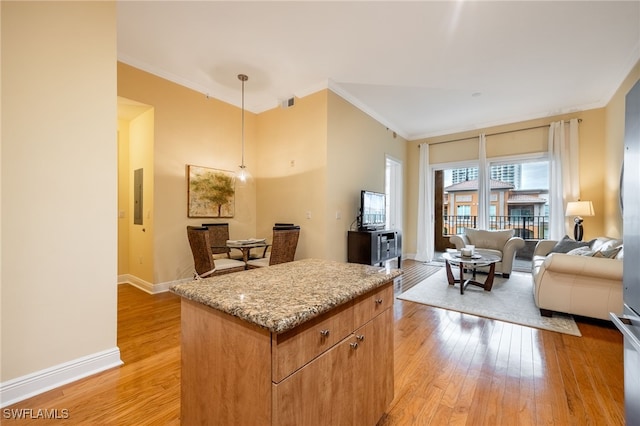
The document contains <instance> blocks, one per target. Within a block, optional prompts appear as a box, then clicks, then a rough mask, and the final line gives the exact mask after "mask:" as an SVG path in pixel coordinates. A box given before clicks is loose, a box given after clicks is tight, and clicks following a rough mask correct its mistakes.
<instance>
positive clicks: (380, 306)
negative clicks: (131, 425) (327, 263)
mask: <svg viewBox="0 0 640 426" xmlns="http://www.w3.org/2000/svg"><path fill="white" fill-rule="evenodd" d="M182 304H183V305H182V309H183V310H182V396H181V400H182V412H181V420H182V424H189V425H191V424H206V423H210V422H212V421H215V423H217V424H252V425H278V426H280V425H297V426H301V425H317V424H340V425H375V424H376V423H377V422H378V420H379V419H380V417H381V416H382V415H383V414H384V412H385V410H386V409H387V408H388V406H389V404H390V403H391V400H392V399H393V308H392V307H393V286H392V282H388V283H386V284H384V285H383V286H382V287H379V288H378V289H376V290H373V291H371V292H369V293H367V294H365V295H363V296H360V297H358V298H357V299H355V300H353V301H351V302H348V303H346V304H344V305H342V306H339V307H337V308H335V309H333V310H332V311H330V312H328V313H325V314H323V315H321V316H320V317H318V318H315V319H313V320H311V321H308V322H306V323H304V324H301V325H300V326H298V327H296V328H294V329H293V330H290V331H288V332H285V333H282V334H272V333H269V332H268V331H266V330H264V329H261V328H259V327H256V326H253V325H252V324H250V323H247V322H246V321H241V320H239V319H237V318H235V317H233V316H230V315H228V314H224V313H221V312H219V311H216V310H214V309H212V308H209V307H207V306H204V305H201V304H199V303H196V302H192V301H189V300H185V299H183V301H182Z"/></svg>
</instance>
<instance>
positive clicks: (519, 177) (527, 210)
mask: <svg viewBox="0 0 640 426" xmlns="http://www.w3.org/2000/svg"><path fill="white" fill-rule="evenodd" d="M443 172H444V198H443V208H442V214H443V217H444V220H443V222H444V224H445V226H444V232H445V233H446V232H448V233H449V234H457V233H460V232H461V231H462V229H463V228H465V227H476V224H477V217H478V212H479V211H480V210H479V209H488V210H489V226H490V228H491V229H514V230H515V231H516V235H520V236H522V237H526V238H533V239H544V238H546V237H547V236H548V221H549V219H548V218H549V205H548V203H549V162H548V161H547V160H546V159H545V160H540V158H536V159H535V160H530V159H524V160H519V161H493V162H492V163H491V165H490V179H491V196H490V198H491V205H489V206H480V205H479V203H478V202H479V199H478V168H477V167H469V166H463V167H458V168H449V169H444V170H443ZM449 214H454V215H453V216H448V215H449Z"/></svg>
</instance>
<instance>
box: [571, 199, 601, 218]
mask: <svg viewBox="0 0 640 426" xmlns="http://www.w3.org/2000/svg"><path fill="white" fill-rule="evenodd" d="M594 215H595V212H594V211H593V204H592V203H591V201H570V202H568V203H567V211H566V213H565V216H594Z"/></svg>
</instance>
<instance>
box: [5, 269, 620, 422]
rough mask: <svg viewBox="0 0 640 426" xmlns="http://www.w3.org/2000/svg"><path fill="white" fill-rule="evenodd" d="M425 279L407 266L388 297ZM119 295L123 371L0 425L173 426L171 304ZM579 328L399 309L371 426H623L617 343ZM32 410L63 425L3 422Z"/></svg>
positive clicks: (606, 331)
mask: <svg viewBox="0 0 640 426" xmlns="http://www.w3.org/2000/svg"><path fill="white" fill-rule="evenodd" d="M427 268H429V267H427V266H424V265H422V264H420V263H417V262H413V261H411V260H405V261H404V262H403V269H404V270H405V274H404V277H403V280H402V282H400V283H398V285H396V289H395V290H396V294H398V293H400V292H402V291H404V289H406V288H409V287H410V286H412V285H413V284H415V283H416V282H418V281H419V280H421V279H422V277H424V276H425V275H426V274H428V272H427ZM118 295H119V299H118V346H119V347H120V350H121V354H122V359H123V361H124V362H125V364H124V365H123V366H122V367H120V368H116V369H112V370H109V371H106V372H104V373H101V374H98V375H95V376H92V377H89V378H87V379H83V380H80V381H78V382H75V383H72V384H69V385H66V386H62V387H60V388H58V389H54V390H52V391H49V392H46V393H44V394H41V395H38V396H36V397H34V398H31V399H28V400H26V401H22V402H20V403H18V404H15V405H13V406H11V407H6V408H4V409H3V410H2V417H1V418H2V420H1V423H2V424H3V425H5V424H6V425H14V424H20V425H30V424H37V425H46V424H55V425H60V424H68V425H79V424H82V425H159V424H167V425H177V424H179V422H180V421H179V415H180V346H179V334H180V303H179V298H178V297H177V296H175V295H173V294H171V293H164V294H159V295H153V296H152V295H148V294H146V293H144V292H142V291H140V290H138V289H136V288H134V287H132V286H129V285H120V286H119V287H118ZM578 326H579V328H580V331H581V332H582V335H583V336H582V337H574V336H569V335H564V334H559V333H554V332H549V331H542V330H537V329H532V328H528V327H523V326H519V325H514V324H510V323H505V322H500V321H495V320H490V319H485V318H479V317H475V316H472V315H466V314H460V313H457V312H452V311H446V310H443V309H437V308H431V307H428V306H425V305H420V304H416V303H412V302H404V301H401V300H397V299H396V301H395V398H394V400H393V402H392V405H391V407H390V409H389V411H388V414H387V415H386V416H385V417H384V418H383V419H382V420H381V421H380V422H379V425H380V426H390V425H447V424H451V425H543V424H544V425H589V424H591V425H623V424H624V406H623V361H622V336H621V335H620V333H619V332H618V331H617V330H616V329H615V328H613V326H611V325H609V324H608V323H604V322H599V321H589V320H586V319H578ZM29 409H30V410H32V411H31V414H32V415H34V416H35V415H36V414H37V410H38V409H48V410H53V409H57V410H58V411H57V413H58V415H59V417H65V416H66V415H65V413H66V414H67V415H68V418H66V419H64V418H58V419H54V420H46V419H41V418H40V419H22V420H16V419H10V418H8V417H11V415H12V413H15V414H20V413H21V414H23V415H24V414H29V412H27V411H24V410H29ZM7 410H9V411H7ZM16 410H17V411H16ZM21 410H22V411H21ZM63 410H66V411H63ZM212 424H215V421H213V422H212Z"/></svg>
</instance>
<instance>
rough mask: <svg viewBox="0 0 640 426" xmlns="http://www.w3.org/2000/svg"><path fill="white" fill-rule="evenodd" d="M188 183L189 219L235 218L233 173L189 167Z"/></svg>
mask: <svg viewBox="0 0 640 426" xmlns="http://www.w3.org/2000/svg"><path fill="white" fill-rule="evenodd" d="M187 181H188V182H187V216H188V217H221V218H222V217H233V216H234V214H235V175H234V173H233V172H229V171H226V170H217V169H211V168H208V167H200V166H192V165H187Z"/></svg>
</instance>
